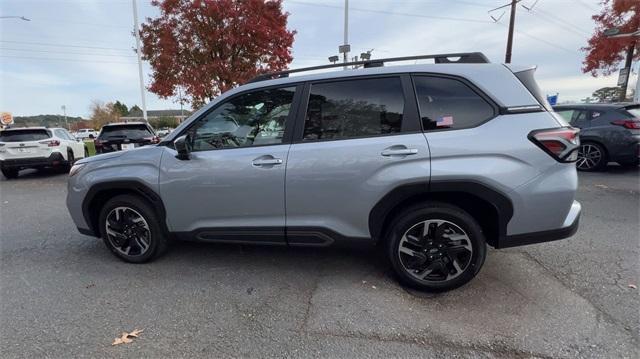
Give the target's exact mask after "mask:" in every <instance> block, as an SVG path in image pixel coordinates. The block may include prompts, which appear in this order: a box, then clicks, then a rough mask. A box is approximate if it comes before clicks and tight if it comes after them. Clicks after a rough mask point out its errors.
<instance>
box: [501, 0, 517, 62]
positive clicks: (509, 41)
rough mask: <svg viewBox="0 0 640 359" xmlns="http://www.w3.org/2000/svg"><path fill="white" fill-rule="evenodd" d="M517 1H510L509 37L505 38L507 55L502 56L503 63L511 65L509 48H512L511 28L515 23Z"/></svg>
mask: <svg viewBox="0 0 640 359" xmlns="http://www.w3.org/2000/svg"><path fill="white" fill-rule="evenodd" d="M517 3H518V1H517V0H511V16H509V35H508V37H507V53H506V54H505V55H504V63H505V64H510V63H511V47H512V46H513V26H514V24H515V22H516V4H517Z"/></svg>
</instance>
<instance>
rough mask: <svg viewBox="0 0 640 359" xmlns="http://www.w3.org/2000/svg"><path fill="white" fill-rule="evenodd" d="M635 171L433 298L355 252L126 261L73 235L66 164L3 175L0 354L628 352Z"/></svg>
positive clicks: (633, 353) (637, 274) (375, 258)
mask: <svg viewBox="0 0 640 359" xmlns="http://www.w3.org/2000/svg"><path fill="white" fill-rule="evenodd" d="M639 178H640V171H639V170H638V169H632V170H623V169H621V168H619V167H611V168H609V171H608V172H606V173H593V174H591V173H587V174H585V173H582V174H580V189H579V192H578V194H577V198H578V200H579V201H581V202H582V204H583V217H582V220H581V226H580V230H579V232H578V233H577V234H576V235H575V236H574V237H572V238H571V239H568V240H563V241H558V242H553V243H547V244H539V245H533V246H528V247H521V248H513V249H508V250H500V251H497V250H492V251H490V252H489V254H488V257H487V262H486V263H485V266H484V268H483V270H482V271H481V272H480V274H479V275H478V277H477V278H476V279H475V280H473V281H472V282H471V283H469V284H468V285H466V286H464V287H462V288H460V289H458V290H455V291H452V292H449V293H444V294H439V295H431V294H425V293H417V292H412V291H408V290H405V289H403V288H402V287H400V286H399V285H398V284H397V283H396V281H395V280H394V279H393V278H392V277H391V275H390V270H389V269H388V268H387V266H386V265H385V264H384V261H382V260H381V259H380V256H379V255H377V253H376V252H375V251H366V250H345V249H293V248H268V247H246V246H236V245H213V244H199V243H176V244H174V245H173V246H172V248H171V250H170V251H169V252H168V253H167V255H165V256H164V257H162V258H161V259H159V260H157V261H155V262H153V263H150V264H146V265H132V264H125V263H123V262H121V261H119V260H117V259H116V258H115V257H114V256H112V255H111V254H110V253H109V252H108V251H107V249H106V248H105V247H104V245H103V243H102V242H101V241H99V240H97V239H94V238H91V237H86V236H83V235H81V234H79V233H78V232H77V231H76V229H75V227H74V225H73V223H72V221H71V218H70V217H69V215H68V213H67V210H66V207H65V205H64V199H65V196H66V175H60V174H54V173H46V172H45V173H40V172H29V173H26V174H25V175H23V176H21V177H20V178H19V179H17V180H11V181H7V180H5V179H4V178H2V179H0V204H1V206H2V207H1V211H0V225H1V230H0V268H1V271H0V330H1V332H0V338H1V339H0V357H3V358H12V357H54V358H59V357H222V356H224V357H228V356H233V357H237V356H254V357H255V356H259V357H289V356H293V357H347V356H348V357H453V356H459V357H531V356H533V357H638V355H639V350H640V349H639V347H640V339H639V333H640V318H639V308H640V295H639V292H638V289H634V288H631V287H632V286H633V285H636V286H640V283H639V281H640V259H639V258H640V239H639V233H640V227H639V226H640V224H639V208H640V188H639ZM630 285H631V286H630ZM136 328H137V329H144V332H143V333H142V334H141V336H140V338H138V339H136V340H134V342H133V343H130V344H125V345H118V346H112V345H111V342H112V341H113V340H114V338H116V337H117V336H118V335H119V334H120V333H122V332H123V331H131V330H133V329H136Z"/></svg>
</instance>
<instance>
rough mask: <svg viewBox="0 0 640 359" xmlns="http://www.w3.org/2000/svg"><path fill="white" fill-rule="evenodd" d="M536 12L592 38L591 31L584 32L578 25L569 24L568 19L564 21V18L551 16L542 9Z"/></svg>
mask: <svg viewBox="0 0 640 359" xmlns="http://www.w3.org/2000/svg"><path fill="white" fill-rule="evenodd" d="M536 12H538V14H544V15H546V16H547V17H550V18H552V19H555V20H556V21H559V22H561V23H562V24H564V25H565V26H568V27H571V28H573V29H575V30H576V31H578V32H581V33H583V34H586V35H587V36H591V33H590V32H589V31H586V30H583V29H582V28H580V27H578V26H576V25H574V24H572V23H570V22H567V20H566V19H562V18H560V17H557V16H555V15H554V14H551V13H549V12H547V11H545V10H542V9H536Z"/></svg>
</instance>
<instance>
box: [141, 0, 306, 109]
mask: <svg viewBox="0 0 640 359" xmlns="http://www.w3.org/2000/svg"><path fill="white" fill-rule="evenodd" d="M151 3H152V5H153V6H157V7H158V8H159V9H160V13H161V14H160V16H159V17H157V18H153V19H152V18H147V19H146V22H145V23H144V24H143V25H142V29H141V30H140V36H141V39H142V43H143V47H142V55H143V58H144V59H145V60H147V61H149V63H150V64H151V68H152V70H153V73H152V82H151V85H150V86H149V90H150V91H151V92H153V93H155V94H157V95H158V96H160V97H162V98H168V97H172V96H175V95H176V92H177V90H178V87H180V88H182V89H184V91H185V92H186V95H187V96H188V97H189V99H190V101H191V103H192V104H193V106H194V107H198V106H201V105H202V104H204V103H206V102H208V101H211V100H212V99H213V98H215V97H216V96H218V95H219V94H220V93H222V92H225V91H227V90H229V89H231V88H233V87H235V86H238V85H239V84H242V83H244V82H246V81H248V80H250V79H251V78H253V77H254V76H256V75H257V74H259V73H264V72H270V71H280V70H284V69H286V68H287V66H288V65H289V63H291V60H293V57H292V56H291V46H292V44H293V37H294V35H295V33H296V32H295V31H289V30H287V18H288V16H289V14H288V13H285V12H283V11H282V0H266V1H265V0H162V1H159V0H153V1H152V2H151Z"/></svg>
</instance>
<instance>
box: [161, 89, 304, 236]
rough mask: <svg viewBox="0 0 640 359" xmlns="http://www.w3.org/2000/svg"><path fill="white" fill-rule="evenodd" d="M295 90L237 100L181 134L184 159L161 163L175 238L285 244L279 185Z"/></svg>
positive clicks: (171, 156) (170, 157)
mask: <svg viewBox="0 0 640 359" xmlns="http://www.w3.org/2000/svg"><path fill="white" fill-rule="evenodd" d="M295 91H296V88H295V87H287V88H271V89H264V90H259V91H253V92H248V93H243V94H239V95H236V96H233V97H232V98H230V99H228V100H225V101H223V102H222V103H220V104H218V105H216V106H215V107H213V108H212V110H211V111H209V112H208V113H207V114H205V115H203V116H202V117H201V118H200V119H198V120H196V121H194V123H193V124H192V125H191V126H190V127H188V128H187V129H186V130H185V132H183V134H187V135H188V140H187V141H188V145H190V146H191V149H192V152H191V154H190V159H188V160H180V159H178V158H176V156H175V155H176V151H175V150H173V149H170V148H168V149H167V151H166V152H165V153H164V154H163V156H162V165H161V171H160V192H161V195H162V197H163V200H164V204H165V207H166V211H167V218H168V222H169V224H170V226H171V229H172V231H174V232H182V233H185V232H188V234H189V235H190V236H195V237H196V238H198V239H201V240H209V241H234V242H249V241H251V242H263V243H282V244H284V243H285V239H284V226H285V204H284V198H285V196H284V180H285V167H286V160H287V154H288V151H289V147H290V144H289V143H288V142H289V141H288V140H287V138H288V137H290V136H289V135H288V131H290V129H289V128H288V124H289V123H290V122H291V119H290V117H293V110H292V103H293V98H294V94H295Z"/></svg>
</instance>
